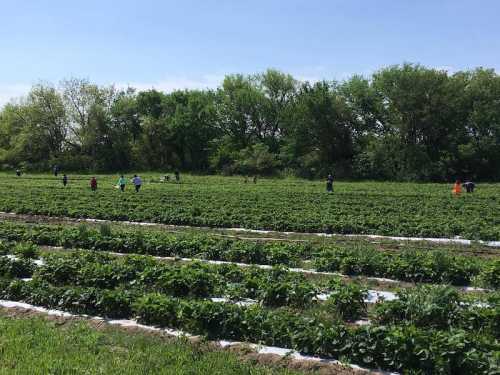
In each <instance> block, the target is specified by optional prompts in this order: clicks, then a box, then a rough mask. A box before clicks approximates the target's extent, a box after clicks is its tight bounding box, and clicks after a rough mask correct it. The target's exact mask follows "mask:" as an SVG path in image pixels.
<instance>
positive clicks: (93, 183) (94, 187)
mask: <svg viewBox="0 0 500 375" xmlns="http://www.w3.org/2000/svg"><path fill="white" fill-rule="evenodd" d="M90 189H91V190H92V191H96V190H97V180H96V178H95V177H92V178H91V179H90Z"/></svg>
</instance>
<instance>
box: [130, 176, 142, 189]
mask: <svg viewBox="0 0 500 375" xmlns="http://www.w3.org/2000/svg"><path fill="white" fill-rule="evenodd" d="M132 183H133V184H134V186H135V192H136V193H138V192H139V190H140V189H141V185H142V180H141V178H140V177H139V176H137V175H136V174H134V178H133V179H132Z"/></svg>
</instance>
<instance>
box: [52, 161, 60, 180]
mask: <svg viewBox="0 0 500 375" xmlns="http://www.w3.org/2000/svg"><path fill="white" fill-rule="evenodd" d="M53 171H54V176H56V177H57V175H58V174H59V166H58V165H57V164H56V165H54V168H53Z"/></svg>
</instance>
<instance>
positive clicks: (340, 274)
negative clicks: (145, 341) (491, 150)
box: [0, 174, 500, 374]
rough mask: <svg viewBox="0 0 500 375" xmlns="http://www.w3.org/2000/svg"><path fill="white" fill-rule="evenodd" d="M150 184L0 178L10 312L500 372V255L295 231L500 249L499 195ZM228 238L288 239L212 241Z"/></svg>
mask: <svg viewBox="0 0 500 375" xmlns="http://www.w3.org/2000/svg"><path fill="white" fill-rule="evenodd" d="M143 179H144V180H145V181H146V182H145V184H144V186H143V189H142V190H141V191H140V192H139V193H135V192H133V191H132V190H133V189H131V187H130V186H127V188H126V189H125V192H123V193H121V192H120V191H119V190H117V189H116V188H115V187H114V183H115V182H116V181H115V179H114V178H111V177H106V176H98V180H99V188H98V191H97V192H95V193H94V192H91V191H90V189H89V188H88V186H87V184H88V177H87V176H73V177H71V176H70V180H69V184H68V186H67V187H63V186H62V184H60V181H59V180H56V179H54V178H53V177H51V176H43V175H38V176H23V177H21V178H12V177H10V176H6V175H2V178H1V179H0V188H2V190H3V192H4V194H2V195H1V196H0V211H5V212H10V213H12V215H5V214H3V215H0V305H1V304H2V303H7V304H8V303H10V304H12V303H25V304H29V305H28V306H35V307H39V308H40V307H43V308H47V309H57V310H61V311H64V312H68V313H73V314H86V315H89V316H94V317H95V316H99V317H102V318H105V319H111V320H112V319H115V320H116V319H121V320H123V319H127V320H132V321H134V322H136V323H138V324H144V325H147V326H154V327H157V328H162V329H163V328H165V329H171V330H178V331H181V332H182V334H189V335H201V336H203V337H205V338H206V339H208V340H211V341H217V340H229V341H242V342H246V343H254V344H259V345H269V346H277V347H280V348H284V349H286V350H295V351H298V352H300V353H302V354H304V355H311V356H317V357H321V358H325V359H337V360H340V361H342V362H343V363H347V364H352V365H358V366H361V367H364V368H368V369H382V370H388V371H396V372H399V373H414V374H497V373H499V372H500V343H499V339H500V256H499V255H500V250H498V249H497V248H495V247H491V246H488V244H486V243H482V242H473V243H471V244H468V245H464V244H454V243H432V242H425V241H423V242H418V241H414V242H409V241H404V240H402V239H398V240H394V239H373V238H354V237H345V236H338V237H331V238H330V237H320V236H312V235H309V234H305V233H303V234H301V233H300V232H326V233H339V234H381V235H392V236H422V237H445V238H446V237H454V236H462V237H464V238H467V239H478V240H479V239H481V240H499V237H500V236H499V233H500V221H499V211H500V210H498V209H499V208H500V205H499V203H498V200H497V199H498V185H494V184H490V185H479V188H478V190H477V192H475V193H474V195H465V194H464V195H463V196H459V197H451V194H450V191H449V187H448V186H447V185H438V184H396V183H387V184H383V183H368V182H367V183H347V182H346V183H338V184H336V185H335V191H334V193H333V194H327V193H326V192H324V191H323V190H324V186H323V184H322V183H318V182H306V181H299V180H259V181H257V184H253V183H245V182H244V180H242V179H238V178H221V177H196V176H182V177H181V182H180V183H175V182H169V183H160V182H159V176H158V175H153V174H152V175H150V176H143ZM22 214H24V215H22ZM36 215H45V216H36ZM69 218H93V219H107V220H113V221H114V222H113V223H111V222H76V221H75V220H71V219H69ZM125 221H141V222H149V223H163V224H175V225H176V226H171V227H166V226H161V225H158V226H156V225H144V226H139V225H131V224H130V223H123V222H125ZM177 225H184V226H185V227H180V226H177ZM199 227H204V228H199ZM210 227H212V228H210ZM228 227H241V228H248V229H251V228H253V229H272V230H275V231H281V232H276V233H273V234H272V235H271V234H268V233H258V232H253V233H251V232H235V231H228V230H215V228H228ZM285 231H294V232H298V233H293V234H292V233H285ZM273 236H274V237H276V238H274V237H273Z"/></svg>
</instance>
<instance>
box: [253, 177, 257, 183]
mask: <svg viewBox="0 0 500 375" xmlns="http://www.w3.org/2000/svg"><path fill="white" fill-rule="evenodd" d="M253 183H254V184H256V183H257V176H253Z"/></svg>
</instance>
